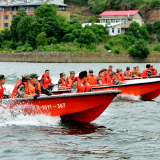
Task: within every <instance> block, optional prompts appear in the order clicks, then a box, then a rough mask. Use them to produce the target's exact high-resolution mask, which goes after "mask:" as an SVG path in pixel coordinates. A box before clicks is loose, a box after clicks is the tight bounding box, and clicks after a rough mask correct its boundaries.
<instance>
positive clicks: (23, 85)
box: [11, 74, 36, 98]
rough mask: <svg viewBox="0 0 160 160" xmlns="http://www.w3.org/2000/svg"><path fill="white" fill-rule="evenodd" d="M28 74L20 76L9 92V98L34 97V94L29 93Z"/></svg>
mask: <svg viewBox="0 0 160 160" xmlns="http://www.w3.org/2000/svg"><path fill="white" fill-rule="evenodd" d="M29 80H30V77H29V75H26V74H24V75H23V76H22V79H20V80H19V81H18V82H17V83H16V85H15V87H14V89H13V92H12V94H11V98H28V97H34V96H35V95H36V94H33V95H31V94H30V93H29V85H28V84H29Z"/></svg>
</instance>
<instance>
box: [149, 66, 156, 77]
mask: <svg viewBox="0 0 160 160" xmlns="http://www.w3.org/2000/svg"><path fill="white" fill-rule="evenodd" d="M150 69H151V72H152V74H153V75H154V76H156V75H157V70H156V69H155V68H153V65H151V67H150Z"/></svg>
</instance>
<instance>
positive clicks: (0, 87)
mask: <svg viewBox="0 0 160 160" xmlns="http://www.w3.org/2000/svg"><path fill="white" fill-rule="evenodd" d="M3 84H5V76H4V75H3V74H1V75H0V100H1V99H3V98H4V90H5V88H4V87H3Z"/></svg>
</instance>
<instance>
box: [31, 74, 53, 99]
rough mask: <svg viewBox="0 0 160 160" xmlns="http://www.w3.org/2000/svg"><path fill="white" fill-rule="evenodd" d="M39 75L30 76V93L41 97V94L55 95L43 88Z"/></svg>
mask: <svg viewBox="0 0 160 160" xmlns="http://www.w3.org/2000/svg"><path fill="white" fill-rule="evenodd" d="M38 77H39V76H38V75H37V74H35V73H32V74H30V81H29V93H30V94H31V95H33V96H40V94H41V93H42V94H46V95H48V96H49V95H53V94H52V93H51V92H50V91H49V90H48V89H46V88H43V86H42V85H41V84H40V83H39V81H38Z"/></svg>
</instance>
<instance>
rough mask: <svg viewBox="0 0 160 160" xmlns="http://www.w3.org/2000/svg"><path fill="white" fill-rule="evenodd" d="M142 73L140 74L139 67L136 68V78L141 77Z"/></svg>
mask: <svg viewBox="0 0 160 160" xmlns="http://www.w3.org/2000/svg"><path fill="white" fill-rule="evenodd" d="M140 76H141V73H140V72H139V66H136V77H140Z"/></svg>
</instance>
